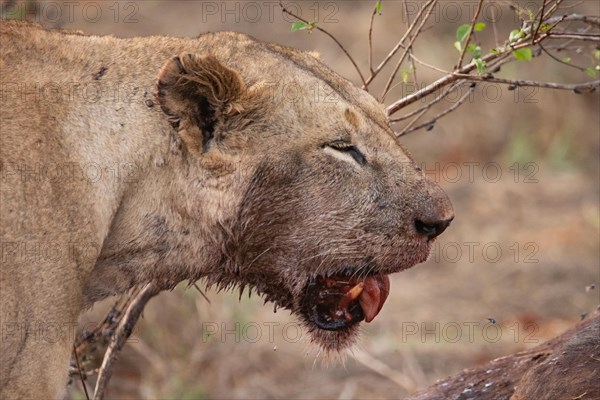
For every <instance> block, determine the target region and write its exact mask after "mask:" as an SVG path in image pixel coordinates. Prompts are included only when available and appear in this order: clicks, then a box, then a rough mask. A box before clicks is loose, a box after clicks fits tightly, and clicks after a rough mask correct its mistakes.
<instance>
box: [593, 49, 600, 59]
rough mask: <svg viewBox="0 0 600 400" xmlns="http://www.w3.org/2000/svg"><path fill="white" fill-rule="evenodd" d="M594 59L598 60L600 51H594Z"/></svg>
mask: <svg viewBox="0 0 600 400" xmlns="http://www.w3.org/2000/svg"><path fill="white" fill-rule="evenodd" d="M594 57H596V58H598V59H600V49H596V50H594Z"/></svg>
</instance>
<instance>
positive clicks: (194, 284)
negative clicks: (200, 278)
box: [193, 282, 210, 304]
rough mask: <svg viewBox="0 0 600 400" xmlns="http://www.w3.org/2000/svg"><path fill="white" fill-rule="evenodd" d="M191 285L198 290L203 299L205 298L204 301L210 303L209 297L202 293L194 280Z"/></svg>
mask: <svg viewBox="0 0 600 400" xmlns="http://www.w3.org/2000/svg"><path fill="white" fill-rule="evenodd" d="M193 286H194V287H195V288H196V290H197V291H198V292H200V294H201V295H202V297H204V300H206V302H207V303H208V304H210V299H209V298H208V297H206V294H204V292H203V291H202V289H200V288H199V287H198V285H196V282H194V283H193Z"/></svg>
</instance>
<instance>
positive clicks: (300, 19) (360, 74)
mask: <svg viewBox="0 0 600 400" xmlns="http://www.w3.org/2000/svg"><path fill="white" fill-rule="evenodd" d="M279 7H281V11H282V12H284V13H285V14H287V15H289V16H291V17H294V18H296V19H297V20H299V21H302V22H304V23H305V24H307V25H309V26H314V29H317V30H319V31H321V32H323V33H324V34H326V35H327V36H329V37H330V38H331V39H332V40H333V41H334V42H335V43H336V44H337V45H338V47H339V48H340V49H342V51H343V52H344V54H346V57H348V59H349V60H350V62H351V63H352V65H354V68H355V69H356V72H358V75H359V76H360V80H361V82H362V84H363V86H365V87H366V86H367V83H366V82H365V77H364V76H363V74H362V72H361V71H360V68H358V65H357V64H356V61H354V58H352V56H351V55H350V53H348V50H346V48H345V47H344V45H342V44H341V43H340V41H339V40H337V39H336V38H335V36H333V35H332V34H331V33H329V32H328V31H327V30H325V29H323V28H321V27H320V26H318V25H316V23H310V22H308V21H307V20H305V19H304V18H302V17H299V16H298V15H296V14H294V13H293V12H291V11H289V10H288V9H287V8H285V6H284V5H283V1H282V0H279Z"/></svg>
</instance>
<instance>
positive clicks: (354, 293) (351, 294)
mask: <svg viewBox="0 0 600 400" xmlns="http://www.w3.org/2000/svg"><path fill="white" fill-rule="evenodd" d="M364 288H365V283H364V282H359V283H358V284H357V285H356V286H354V287H353V288H352V289H350V290H348V292H347V293H346V295H345V297H346V298H348V299H349V300H351V301H352V300H354V299H356V298H357V297H358V296H360V294H361V293H362V291H363V289H364Z"/></svg>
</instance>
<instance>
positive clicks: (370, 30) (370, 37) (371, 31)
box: [365, 4, 377, 90]
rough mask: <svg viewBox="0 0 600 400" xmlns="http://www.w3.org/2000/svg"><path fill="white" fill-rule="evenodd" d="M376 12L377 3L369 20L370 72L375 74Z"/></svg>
mask: <svg viewBox="0 0 600 400" xmlns="http://www.w3.org/2000/svg"><path fill="white" fill-rule="evenodd" d="M376 14H377V4H375V6H374V7H373V12H372V13H371V21H370V22H369V72H370V73H371V75H372V74H373V21H375V15H376ZM365 86H366V84H365ZM365 90H366V88H365Z"/></svg>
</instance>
